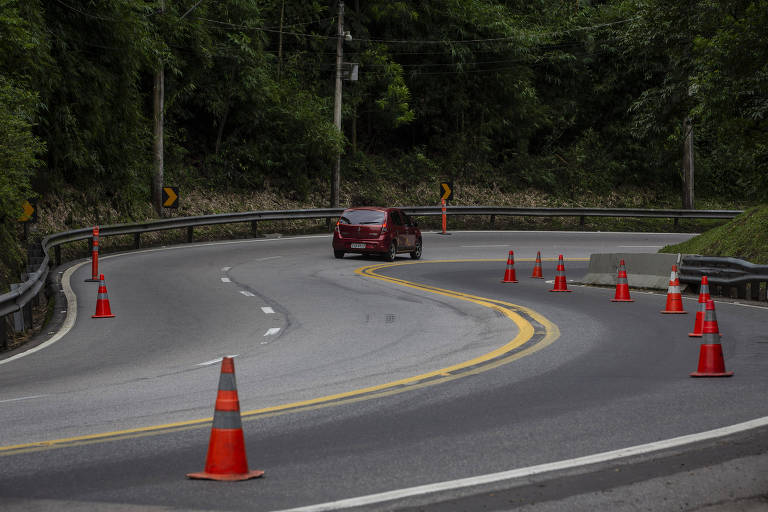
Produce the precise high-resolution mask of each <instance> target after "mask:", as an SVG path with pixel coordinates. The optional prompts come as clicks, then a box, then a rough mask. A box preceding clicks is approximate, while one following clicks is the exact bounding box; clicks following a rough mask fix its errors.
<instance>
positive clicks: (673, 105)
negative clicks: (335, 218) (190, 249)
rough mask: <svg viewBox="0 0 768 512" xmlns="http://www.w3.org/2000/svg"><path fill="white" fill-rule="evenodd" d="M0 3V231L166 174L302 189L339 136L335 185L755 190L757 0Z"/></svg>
mask: <svg viewBox="0 0 768 512" xmlns="http://www.w3.org/2000/svg"><path fill="white" fill-rule="evenodd" d="M337 6H338V0H325V1H321V0H216V1H210V0H154V1H150V0H0V243H2V247H3V250H2V251H0V253H2V256H3V258H4V259H5V260H6V263H8V262H10V263H13V261H17V260H18V258H19V253H18V251H16V250H14V249H13V247H14V246H15V244H14V239H15V238H16V233H17V231H18V229H17V226H16V220H15V219H16V217H17V216H18V210H19V205H20V204H21V202H22V201H23V199H24V198H27V197H32V196H33V195H39V196H41V197H43V198H51V197H53V196H55V195H56V194H57V193H60V191H62V190H67V189H68V190H75V191H77V192H78V194H80V197H81V199H82V201H83V203H82V204H83V208H87V207H89V205H92V204H95V203H98V202H108V203H109V205H110V207H111V208H113V209H115V210H117V211H120V212H123V213H124V214H125V215H127V216H130V215H132V212H133V211H134V209H135V208H136V205H137V204H146V202H147V201H148V199H149V195H150V185H151V180H152V175H153V159H152V133H153V131H152V130H153V86H154V84H155V76H156V74H157V73H158V70H160V69H162V70H163V71H164V90H165V96H164V97H165V109H164V112H165V124H164V129H165V131H164V143H165V151H164V154H165V182H166V183H168V184H174V185H181V186H183V187H187V188H194V189H198V190H199V189H205V188H216V189H219V190H221V189H227V188H231V189H236V190H263V189H272V190H280V191H281V192H282V193H284V194H285V195H288V196H289V197H291V198H292V199H294V200H297V201H301V200H302V199H303V198H306V197H307V195H308V194H309V193H310V192H311V191H313V190H317V189H318V188H320V189H321V190H324V191H326V190H330V186H329V184H328V183H329V178H330V173H331V169H332V168H333V162H334V159H335V155H336V153H337V151H339V150H343V152H344V157H343V160H342V176H343V178H342V179H343V180H344V181H345V182H347V183H348V182H359V183H360V184H361V185H360V189H361V190H364V189H366V187H368V186H370V185H371V184H373V183H376V182H377V181H382V180H390V181H393V182H395V183H398V182H402V181H403V178H404V177H405V176H408V179H409V180H416V181H434V180H437V179H446V178H447V179H453V180H454V181H455V182H458V183H463V184H474V185H477V184H479V185H484V186H488V187H491V188H496V189H500V190H506V191H514V190H522V189H528V188H532V189H538V190H543V191H546V192H548V193H551V194H555V195H560V196H564V197H569V196H572V195H574V194H578V193H580V192H584V191H590V192H592V193H597V194H600V193H607V192H609V191H612V190H617V189H619V190H620V189H622V188H623V187H633V186H634V187H642V188H643V189H644V190H645V191H651V193H652V194H653V193H655V194H658V195H660V196H661V195H664V194H668V191H670V190H673V191H674V193H675V194H677V193H678V192H679V190H680V183H681V178H680V174H681V161H682V148H683V139H684V137H685V135H686V133H685V130H686V129H685V128H684V120H685V119H686V118H688V119H690V120H691V121H692V126H693V127H694V130H695V166H696V194H697V196H696V197H697V199H699V198H707V197H709V198H711V197H717V198H719V199H720V200H721V201H723V202H727V201H735V202H738V203H739V204H746V203H750V202H759V201H761V200H762V201H764V200H765V194H766V190H768V117H767V115H768V43H767V42H766V41H767V39H766V35H765V34H768V0H731V1H728V2H718V1H715V0H681V1H676V2H669V1H667V0H605V1H597V0H593V1H591V2H590V1H589V0H525V1H524V0H506V1H502V0H423V1H420V2H407V1H393V0H367V1H364V2H361V1H359V0H348V1H347V2H346V9H345V19H344V25H345V29H346V30H349V31H350V32H351V34H352V40H351V41H346V42H345V43H344V60H345V61H346V62H357V63H359V65H360V79H359V81H357V82H345V83H344V103H343V104H344V111H343V120H344V121H343V135H340V134H339V133H338V132H337V130H336V129H335V127H334V126H333V123H332V120H333V114H332V111H333V94H334V76H335V54H336V44H337V40H338V38H337Z"/></svg>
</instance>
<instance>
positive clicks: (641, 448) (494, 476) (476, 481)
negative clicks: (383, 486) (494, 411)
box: [278, 416, 768, 512]
mask: <svg viewBox="0 0 768 512" xmlns="http://www.w3.org/2000/svg"><path fill="white" fill-rule="evenodd" d="M766 425H768V416H766V417H763V418H757V419H755V420H751V421H746V422H744V423H737V424H736V425H731V426H728V427H723V428H717V429H714V430H708V431H706V432H699V433H698V434H690V435H686V436H680V437H673V438H672V439H665V440H663V441H657V442H654V443H647V444H640V445H637V446H630V447H628V448H620V449H618V450H613V451H609V452H602V453H596V454H593V455H587V456H585V457H577V458H574V459H567V460H561V461H558V462H550V463H547V464H539V465H537V466H528V467H526V468H519V469H512V470H509V471H502V472H500V473H490V474H487V475H480V476H474V477H469V478H461V479H458V480H449V481H446V482H438V483H434V484H428V485H419V486H416V487H407V488H405V489H398V490H394V491H389V492H382V493H378V494H369V495H368V496H359V497H357V498H349V499H345V500H339V501H333V502H328V503H319V504H316V505H309V506H306V507H298V508H291V509H286V510H281V511H278V512H322V511H327V510H340V509H344V508H352V507H365V506H371V505H377V504H381V503H384V502H387V501H392V500H397V499H402V498H409V497H413V496H424V495H426V494H430V493H435V492H441V491H449V490H455V489H464V488H468V487H474V486H477V485H484V484H491V483H495V482H501V481H504V480H512V479H516V478H527V477H531V476H533V475H539V474H542V473H547V472H550V471H559V470H563V469H572V468H577V467H581V466H588V465H590V464H599V463H602V462H609V461H614V460H618V459H623V458H626V457H632V456H635V455H643V454H648V453H652V452H657V451H661V450H666V449H670V448H676V447H679V446H684V445H687V444H691V443H697V442H700V441H706V440H710V439H716V438H718V437H725V436H728V435H731V434H737V433H739V432H744V431H747V430H751V429H755V428H760V427H764V426H766Z"/></svg>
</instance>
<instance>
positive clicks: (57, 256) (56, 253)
mask: <svg viewBox="0 0 768 512" xmlns="http://www.w3.org/2000/svg"><path fill="white" fill-rule="evenodd" d="M53 255H54V258H55V260H56V266H57V267H58V266H60V265H61V246H60V245H57V246H56V247H54V248H53Z"/></svg>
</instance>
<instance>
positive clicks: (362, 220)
mask: <svg viewBox="0 0 768 512" xmlns="http://www.w3.org/2000/svg"><path fill="white" fill-rule="evenodd" d="M348 252H352V253H358V254H382V255H384V257H385V258H386V259H387V261H394V260H395V256H397V254H398V253H403V252H407V253H410V255H411V258H413V259H415V260H418V259H419V258H421V231H419V228H418V227H417V226H416V223H415V222H414V221H412V220H411V219H410V218H409V217H408V216H407V215H406V214H405V212H403V211H402V210H400V209H398V208H376V207H364V208H350V209H348V210H344V213H342V214H341V217H340V218H339V221H338V222H337V223H336V229H334V230H333V255H334V256H336V257H337V258H343V257H344V254H345V253H348Z"/></svg>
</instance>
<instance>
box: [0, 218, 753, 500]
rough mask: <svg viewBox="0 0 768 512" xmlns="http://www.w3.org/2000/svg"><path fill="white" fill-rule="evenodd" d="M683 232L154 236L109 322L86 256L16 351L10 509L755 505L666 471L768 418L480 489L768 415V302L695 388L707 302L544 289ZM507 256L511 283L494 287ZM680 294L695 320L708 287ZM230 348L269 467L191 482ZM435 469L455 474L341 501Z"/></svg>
mask: <svg viewBox="0 0 768 512" xmlns="http://www.w3.org/2000/svg"><path fill="white" fill-rule="evenodd" d="M685 238H687V235H655V234H617V233H552V232H547V233H534V232H461V233H454V234H452V235H450V236H440V235H437V234H433V233H427V234H425V251H424V260H423V261H422V262H420V263H418V264H411V263H412V262H411V260H409V259H407V258H398V263H400V264H398V265H394V266H393V265H382V264H381V262H380V261H379V260H375V259H366V258H362V257H357V256H348V257H346V258H345V259H343V260H334V259H333V256H332V253H331V251H330V240H329V237H327V236H314V237H296V238H286V239H259V240H249V241H235V242H228V243H218V244H206V245H197V246H181V247H170V248H162V249H151V250H147V251H141V252H135V253H129V254H124V255H114V256H108V257H104V258H102V259H101V261H100V270H101V271H102V272H103V273H104V274H105V275H106V278H107V283H106V284H107V288H108V291H109V298H110V305H111V308H112V311H113V312H114V313H115V314H116V318H114V319H92V318H91V317H90V316H91V315H92V314H93V311H94V310H95V303H96V293H95V292H96V286H97V285H95V284H93V283H86V282H84V279H85V278H86V277H88V276H87V274H88V273H89V270H90V269H89V268H88V266H87V265H82V266H77V265H75V266H72V267H70V268H69V269H67V270H66V271H65V272H64V273H63V274H62V277H63V280H64V281H65V282H69V283H71V286H72V289H73V291H74V294H75V295H76V297H77V305H76V312H77V315H76V320H75V322H74V324H73V326H72V328H71V330H70V331H69V332H68V333H66V334H65V335H64V336H61V337H60V339H57V338H59V337H58V336H54V337H53V339H54V341H55V343H52V344H49V345H47V346H42V347H43V348H41V349H40V350H37V351H36V352H34V353H28V354H27V355H25V356H23V357H17V358H15V359H6V360H2V361H0V461H2V462H3V464H2V466H0V506H2V508H3V509H4V510H6V509H8V510H13V509H19V510H25V509H28V510H48V509H50V510H79V509H82V510H91V509H94V508H95V509H99V508H103V509H115V510H117V509H119V510H133V508H134V507H135V509H136V510H147V509H150V510H151V509H157V510H165V509H168V508H178V509H185V510H243V509H248V510H279V509H287V508H291V507H305V506H311V505H315V504H322V503H331V504H330V505H328V507H327V508H328V509H336V508H340V507H342V506H345V505H346V504H350V505H354V504H357V505H361V506H362V507H363V508H374V509H383V508H386V507H392V508H398V507H407V506H420V507H429V506H432V507H433V508H435V509H446V510H447V509H450V507H455V509H457V510H459V509H461V510H476V509H479V508H482V507H490V508H489V509H499V510H502V509H508V508H513V507H518V506H526V507H537V508H538V509H541V510H544V509H547V507H554V508H551V509H552V510H558V506H559V507H563V508H562V510H569V509H570V510H574V509H576V508H578V507H576V506H575V504H577V503H580V504H581V505H580V506H583V507H584V509H585V510H589V509H590V508H592V509H593V508H595V507H596V506H597V507H598V508H599V507H600V506H601V505H599V504H600V503H603V505H602V506H606V505H605V503H608V502H605V501H600V500H606V499H608V500H614V501H609V502H610V503H611V505H610V507H611V508H612V509H621V508H626V509H632V508H631V503H630V502H626V503H624V505H626V507H625V506H624V505H622V503H623V502H622V501H621V500H619V501H618V502H617V501H615V498H614V497H610V496H609V497H608V498H606V496H605V493H606V492H610V489H615V488H624V487H626V486H627V485H630V484H631V485H633V486H634V487H632V488H633V489H635V491H633V492H636V493H637V494H636V495H633V496H635V497H634V498H633V499H635V500H636V501H637V500H639V502H640V503H645V504H646V505H648V504H650V505H653V506H651V508H652V509H656V510H660V509H664V507H662V506H660V504H661V503H664V504H668V505H669V506H670V508H669V509H681V508H682V509H685V508H684V506H683V505H682V504H681V505H680V506H677V505H678V504H679V503H681V502H684V504H685V506H688V508H691V507H694V506H697V505H698V506H701V505H704V504H709V503H717V502H718V501H722V500H727V499H733V498H734V496H736V497H738V496H741V495H747V496H749V495H751V494H749V492H750V491H749V490H747V489H744V490H740V491H739V492H738V493H735V491H733V490H731V492H730V495H729V494H728V489H726V490H724V491H723V490H718V489H717V486H716V485H713V484H712V482H711V480H718V479H719V475H720V474H721V473H717V472H714V473H712V474H708V475H702V476H700V477H697V479H696V480H695V481H696V482H697V484H696V485H698V486H703V488H704V489H705V490H706V491H705V492H702V491H701V490H698V491H696V490H691V492H689V493H688V494H689V495H690V496H688V495H684V493H682V492H681V491H680V489H681V487H680V486H676V487H675V490H674V491H672V490H670V489H664V483H663V482H656V483H654V479H658V478H662V480H666V481H675V482H676V480H675V478H678V477H677V476H675V475H679V474H680V473H681V472H686V471H689V470H690V471H689V472H691V471H693V472H701V471H705V470H707V468H712V467H713V466H717V465H718V464H720V465H722V464H724V462H722V461H724V460H725V461H726V462H727V461H729V460H732V459H737V460H743V457H747V456H750V455H753V454H755V453H761V451H762V450H768V448H766V447H763V446H762V444H760V442H758V440H759V439H762V438H764V437H765V436H764V435H762V436H758V435H757V434H756V433H760V432H763V431H764V429H758V430H751V431H748V432H747V433H744V434H739V435H737V436H736V437H733V436H732V437H730V438H728V439H731V440H732V442H731V444H730V445H729V446H728V449H727V450H726V452H727V453H726V454H725V455H723V453H721V452H722V450H724V448H723V443H722V442H719V441H706V440H701V441H699V443H698V444H697V445H694V446H693V447H686V448H685V449H683V448H676V449H674V450H672V451H670V450H667V451H664V452H661V455H659V454H658V453H656V454H655V455H642V454H639V455H636V456H635V458H634V459H631V460H630V461H626V460H623V461H622V462H620V463H619V464H621V465H620V466H616V465H615V464H617V463H606V462H603V463H602V465H598V466H594V465H592V466H583V465H581V464H575V465H574V466H573V467H571V468H570V469H567V470H566V469H563V468H560V469H559V470H558V471H559V472H557V471H556V472H554V473H553V472H548V473H547V475H549V476H546V477H542V478H545V479H544V480H541V481H537V480H536V479H532V477H531V476H530V475H529V476H527V477H526V478H525V479H524V481H523V483H522V484H521V483H520V482H521V481H520V479H517V480H514V479H512V480H510V479H504V481H503V482H501V483H498V482H497V483H493V484H491V483H490V482H489V481H477V482H475V483H476V484H481V485H479V486H475V487H467V486H466V482H465V481H464V480H463V479H466V478H468V477H475V476H481V475H489V474H495V473H498V472H505V471H509V470H513V469H516V468H529V467H532V466H537V465H542V464H548V463H553V462H556V461H563V460H571V459H574V458H577V457H584V456H587V455H592V454H596V453H601V452H609V451H612V450H618V449H622V448H625V447H630V446H637V445H642V444H645V443H654V442H658V441H661V440H666V439H670V438H675V437H678V436H685V435H690V434H695V433H699V432H703V431H707V430H711V429H717V428H721V427H724V426H728V425H733V424H736V423H739V422H744V421H749V420H753V419H755V418H761V417H765V416H768V402H766V400H765V399H764V394H765V389H766V384H768V371H767V370H768V361H766V359H765V355H768V338H767V337H766V335H765V334H764V333H765V320H764V319H765V310H764V309H762V308H754V307H748V306H744V305H738V304H728V303H718V304H717V313H718V321H719V325H720V330H721V332H723V333H724V337H723V340H722V342H723V349H724V351H725V355H726V364H727V366H728V369H729V370H735V371H736V376H735V377H733V378H731V379H703V380H699V379H691V378H689V377H688V373H689V372H691V371H693V370H695V367H696V364H697V360H698V346H699V342H698V341H697V340H694V339H691V338H688V337H687V332H689V331H690V329H691V327H692V323H693V314H689V315H661V314H659V311H660V309H663V306H664V301H665V297H664V295H660V294H644V293H634V292H633V298H634V299H635V300H636V301H635V302H634V303H630V304H615V303H611V302H610V300H609V299H610V298H611V297H612V293H613V290H608V289H604V288H603V289H600V288H587V287H580V286H575V285H572V284H571V285H570V288H571V289H572V290H573V292H572V293H549V292H548V291H547V290H548V289H550V288H551V287H552V285H551V282H550V283H549V284H547V283H546V282H544V281H542V280H534V279H529V278H528V277H527V276H528V275H530V271H531V268H532V262H531V260H532V257H533V256H535V254H536V251H537V250H541V252H542V255H543V256H544V257H545V258H546V259H547V261H545V264H544V274H545V276H546V277H547V280H549V281H551V279H552V276H553V269H554V264H555V263H554V261H553V259H554V258H556V257H557V254H559V253H562V254H564V255H565V257H566V274H567V276H568V278H569V279H574V278H578V277H579V276H580V275H583V274H584V273H585V272H586V260H587V258H588V256H589V254H591V253H593V252H655V250H657V249H658V248H659V247H660V246H663V245H665V244H668V243H674V242H677V241H680V240H682V239H685ZM509 249H514V250H515V254H516V258H517V265H516V269H517V275H518V279H519V280H520V283H517V284H503V283H501V282H500V281H501V278H502V277H503V273H504V262H505V261H506V253H507V251H508V250H509ZM363 268H367V270H361V269H363ZM628 271H629V272H630V273H631V269H628ZM684 303H685V307H686V309H687V310H689V311H691V313H693V312H695V300H690V299H686V300H685V301H684ZM74 312H75V309H74V308H73V309H72V311H71V312H70V313H74ZM223 355H236V356H237V357H236V358H235V365H236V372H237V383H238V391H239V396H240V402H241V410H242V411H243V419H244V431H245V436H246V444H247V449H248V459H249V462H250V466H251V467H252V468H254V469H255V468H258V469H264V470H265V471H266V476H265V478H263V479H259V480H253V481H248V482H242V483H238V484H222V483H216V482H200V481H189V480H186V479H185V478H184V474H185V473H188V472H193V471H201V470H202V469H203V464H204V460H205V452H206V448H207V441H208V436H209V434H210V420H209V418H210V416H211V414H212V409H213V401H214V399H215V395H216V385H217V382H218V373H219V366H218V361H219V360H220V358H221V356H223ZM739 436H741V437H739ZM763 444H765V443H764V442H763ZM681 454H682V455H681ZM675 457H683V459H681V460H678V459H675ZM718 461H721V462H718ZM758 462H759V461H758ZM654 464H655V465H654ZM681 464H682V466H680V465H681ZM686 464H689V466H687V467H686V466H685V465H686ZM574 468H575V469H574ZM584 468H587V469H584ZM721 469H722V468H721ZM729 471H732V472H734V474H736V475H738V469H729ZM437 482H452V483H451V484H446V488H447V489H449V490H448V491H442V492H439V493H435V492H429V493H427V492H426V491H424V492H414V493H413V494H414V496H415V497H411V498H409V499H402V498H401V499H397V500H393V501H381V499H378V498H368V500H369V501H357V502H339V500H346V499H350V498H355V497H361V496H371V495H376V494H377V493H384V492H390V491H397V490H401V491H402V490H403V489H409V488H414V487H416V486H424V485H430V484H434V483H437ZM542 482H543V483H542ZM643 485H645V486H646V487H643ZM681 485H682V484H681ZM685 485H692V484H690V479H689V480H686V483H685ZM696 485H693V487H692V488H693V489H695V488H696ZM726 487H727V486H726ZM462 489H464V490H462ZM466 489H469V490H466ZM431 490H432V491H434V490H435V489H431ZM590 493H591V494H590ZM595 493H597V494H595ZM722 493H725V494H723V495H722V496H721V494H722ZM739 493H741V494H739ZM745 493H746V494H745ZM630 495H631V493H630ZM585 496H586V497H585ZM494 500H495V501H494ZM569 500H570V501H569ZM578 500H582V501H578ZM675 507H677V508H675ZM322 508H323V507H315V509H322Z"/></svg>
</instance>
